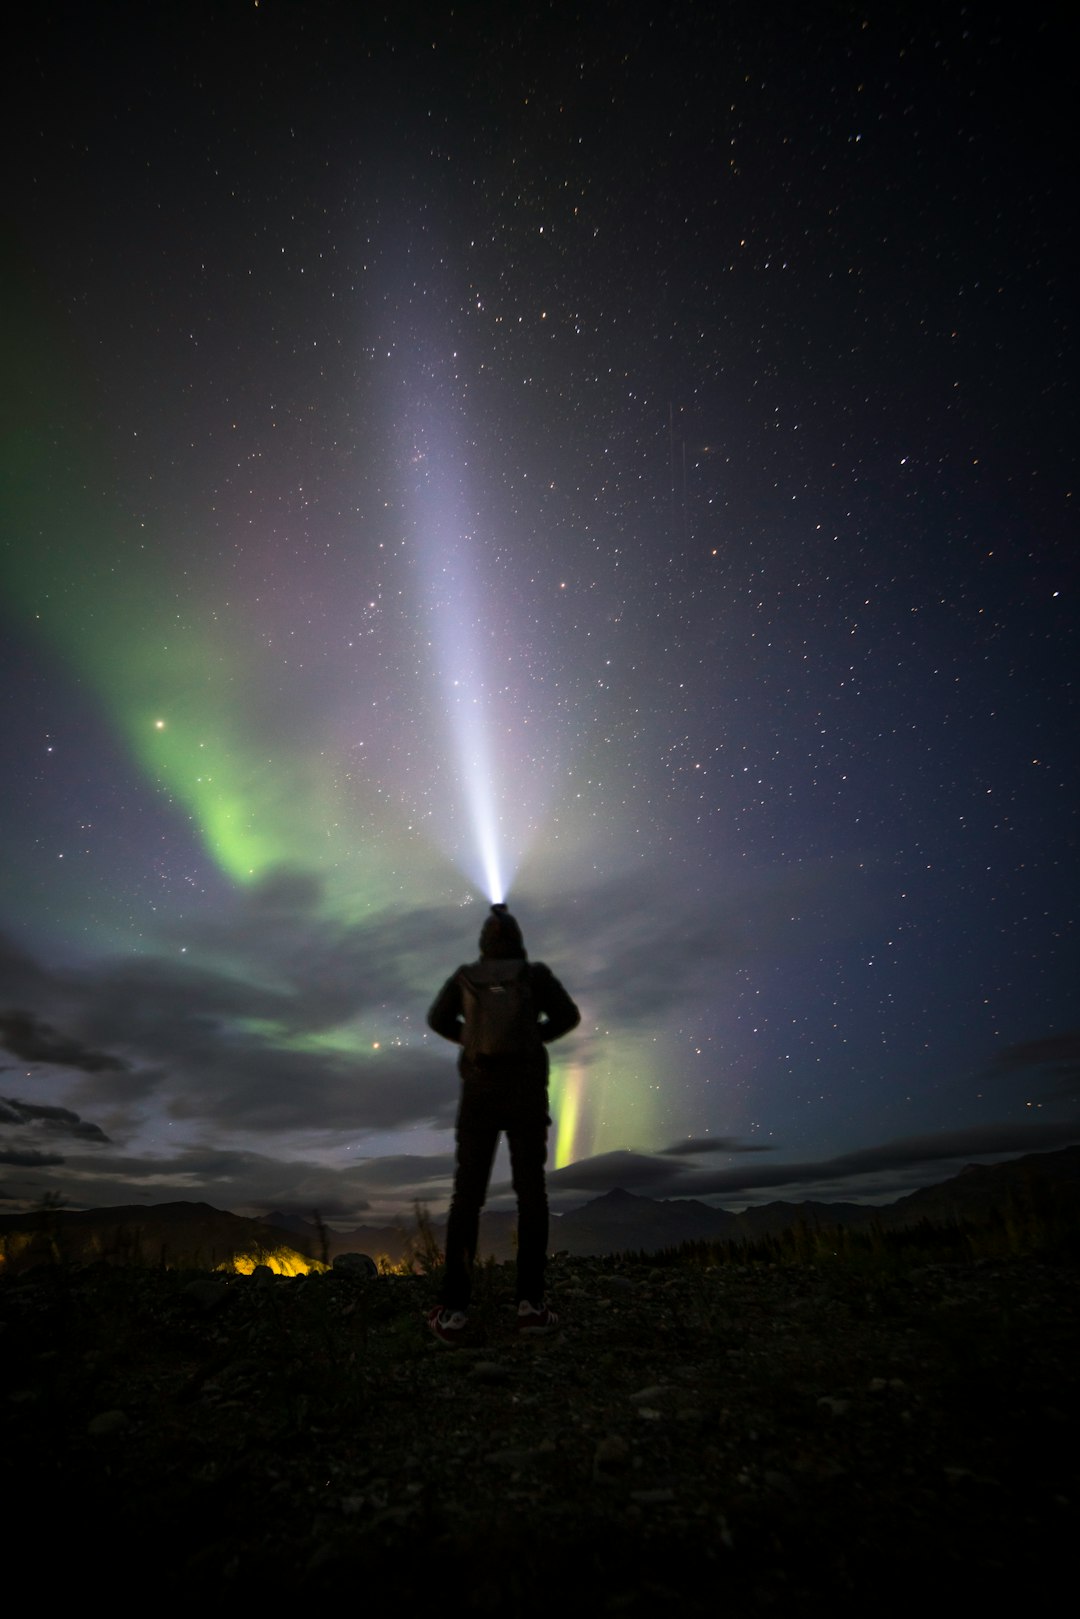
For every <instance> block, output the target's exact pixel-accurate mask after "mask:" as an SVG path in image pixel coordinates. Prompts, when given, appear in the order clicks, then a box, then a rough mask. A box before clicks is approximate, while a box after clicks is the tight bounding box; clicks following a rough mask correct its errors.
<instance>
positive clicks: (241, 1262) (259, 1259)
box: [218, 1248, 327, 1276]
mask: <svg viewBox="0 0 1080 1619" xmlns="http://www.w3.org/2000/svg"><path fill="white" fill-rule="evenodd" d="M256 1265H268V1266H269V1267H270V1269H271V1270H272V1271H273V1273H274V1275H275V1276H310V1275H311V1274H312V1272H318V1271H324V1270H326V1269H327V1266H326V1265H323V1264H321V1263H320V1261H319V1260H317V1259H309V1258H308V1257H307V1255H306V1254H298V1253H297V1252H296V1249H295V1248H277V1249H275V1250H274V1252H273V1253H269V1254H267V1253H254V1254H236V1255H234V1256H233V1259H232V1262H231V1263H230V1264H225V1265H219V1266H218V1269H219V1270H231V1271H235V1272H236V1273H237V1275H239V1276H250V1275H251V1273H252V1271H253V1270H254V1269H255V1267H256Z"/></svg>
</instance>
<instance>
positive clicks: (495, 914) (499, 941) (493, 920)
mask: <svg viewBox="0 0 1080 1619" xmlns="http://www.w3.org/2000/svg"><path fill="white" fill-rule="evenodd" d="M480 954H481V955H482V956H491V957H494V958H495V959H496V960H505V958H506V957H507V956H523V955H524V954H525V941H524V939H523V938H522V937H521V929H520V928H519V927H518V925H517V922H516V920H515V919H514V917H512V916H511V915H510V912H509V911H508V910H507V909H506V906H505V905H493V906H492V907H491V913H490V915H488V916H486V917H485V918H484V925H483V927H482V928H481V929H480Z"/></svg>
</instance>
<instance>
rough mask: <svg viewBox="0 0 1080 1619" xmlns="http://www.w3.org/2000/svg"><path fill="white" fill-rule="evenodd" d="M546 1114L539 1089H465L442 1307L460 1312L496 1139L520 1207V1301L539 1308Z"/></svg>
mask: <svg viewBox="0 0 1080 1619" xmlns="http://www.w3.org/2000/svg"><path fill="white" fill-rule="evenodd" d="M550 1123H551V1120H550V1119H549V1118H548V1113H547V1091H546V1087H544V1086H542V1085H541V1086H535V1085H529V1086H528V1087H527V1088H526V1089H525V1090H524V1091H523V1092H522V1091H519V1090H517V1089H516V1088H515V1087H514V1086H513V1085H505V1084H492V1083H488V1082H485V1081H471V1082H470V1081H468V1080H467V1081H466V1082H465V1084H464V1086H463V1089H462V1096H461V1105H460V1107H459V1109H458V1117H457V1167H456V1169H455V1172H454V1195H453V1199H452V1200H451V1203H450V1217H449V1220H448V1222H447V1226H446V1280H445V1283H444V1286H443V1304H444V1306H445V1307H446V1309H448V1310H465V1309H467V1308H468V1304H469V1290H470V1284H471V1280H472V1274H471V1273H472V1265H473V1260H474V1259H475V1258H476V1244H477V1238H478V1235H479V1229H480V1210H481V1209H482V1208H483V1206H484V1201H485V1199H486V1198H487V1189H488V1181H489V1179H490V1177H491V1166H492V1163H493V1162H494V1159H495V1148H496V1147H497V1145H498V1141H499V1135H500V1133H501V1132H503V1131H505V1133H506V1142H507V1146H508V1147H509V1148H510V1169H511V1174H512V1176H513V1182H514V1194H515V1196H516V1197H517V1206H518V1242H517V1297H518V1302H519V1303H520V1301H521V1300H522V1299H528V1300H529V1302H530V1303H531V1304H535V1305H540V1304H541V1303H542V1302H543V1298H544V1266H545V1264H546V1261H547V1243H548V1204H547V1184H546V1181H545V1179H544V1164H545V1163H546V1161H547V1131H548V1125H549V1124H550Z"/></svg>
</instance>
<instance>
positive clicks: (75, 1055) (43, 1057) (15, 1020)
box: [0, 1011, 128, 1074]
mask: <svg viewBox="0 0 1080 1619" xmlns="http://www.w3.org/2000/svg"><path fill="white" fill-rule="evenodd" d="M0 1044H3V1046H4V1047H5V1048H6V1049H7V1050H8V1051H10V1052H11V1053H12V1055H13V1056H15V1057H22V1058H23V1059H24V1060H25V1061H26V1062H33V1063H48V1064H50V1065H54V1066H56V1067H59V1068H80V1069H82V1070H83V1071H84V1072H85V1073H88V1074H98V1073H103V1072H105V1071H107V1070H118V1071H119V1070H124V1069H126V1068H127V1066H128V1065H127V1063H125V1062H124V1061H123V1060H122V1059H121V1058H120V1057H115V1056H112V1055H111V1054H110V1053H108V1052H104V1051H92V1050H90V1049H89V1048H88V1047H86V1046H84V1045H82V1044H81V1042H79V1041H78V1040H73V1039H70V1038H68V1037H66V1036H63V1035H58V1034H57V1033H56V1031H55V1030H54V1029H53V1028H51V1027H50V1025H49V1024H47V1023H43V1022H42V1021H41V1020H40V1018H38V1017H36V1016H35V1014H34V1013H33V1012H19V1011H8V1012H0Z"/></svg>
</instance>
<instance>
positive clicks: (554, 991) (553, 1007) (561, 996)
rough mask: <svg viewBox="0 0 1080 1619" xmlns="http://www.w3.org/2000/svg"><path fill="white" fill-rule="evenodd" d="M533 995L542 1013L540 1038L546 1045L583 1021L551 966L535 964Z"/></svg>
mask: <svg viewBox="0 0 1080 1619" xmlns="http://www.w3.org/2000/svg"><path fill="white" fill-rule="evenodd" d="M533 995H534V998H535V1000H536V1007H537V1011H538V1012H539V1014H540V1038H541V1040H542V1041H543V1042H544V1044H545V1045H546V1046H548V1045H550V1044H551V1042H552V1041H553V1040H558V1039H559V1038H560V1037H561V1036H562V1035H564V1034H569V1033H570V1030H571V1029H576V1028H577V1026H578V1024H579V1023H580V1022H581V1013H580V1012H579V1011H578V1009H577V1007H576V1006H575V1005H574V1003H573V1001H572V1000H571V999H570V997H569V995H568V994H567V993H566V991H565V989H563V987H562V985H561V984H560V983H559V980H558V979H557V978H556V977H555V974H554V973H553V972H552V971H551V968H550V967H545V966H544V964H543V962H542V961H538V962H535V963H534V964H533Z"/></svg>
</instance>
